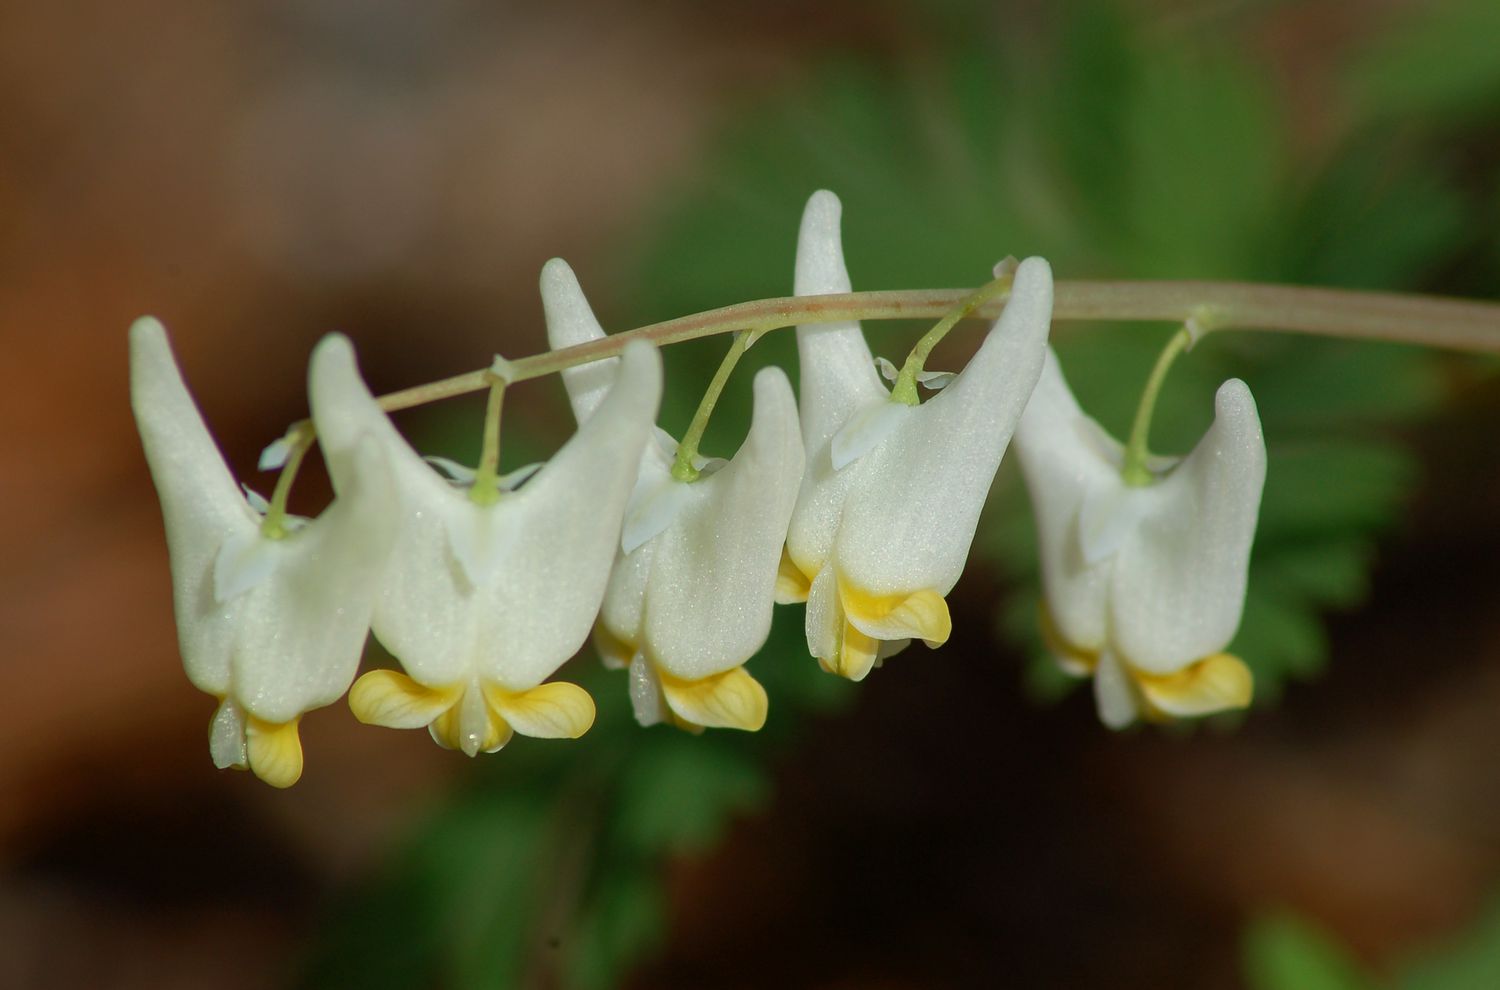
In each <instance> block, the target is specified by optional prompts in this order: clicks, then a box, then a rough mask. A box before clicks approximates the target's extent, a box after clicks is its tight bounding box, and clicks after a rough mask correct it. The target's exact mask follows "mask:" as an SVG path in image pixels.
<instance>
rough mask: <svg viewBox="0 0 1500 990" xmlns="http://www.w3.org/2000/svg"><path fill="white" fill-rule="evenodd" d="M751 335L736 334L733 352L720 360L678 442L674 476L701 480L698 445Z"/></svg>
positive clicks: (745, 332) (686, 479) (730, 351)
mask: <svg viewBox="0 0 1500 990" xmlns="http://www.w3.org/2000/svg"><path fill="white" fill-rule="evenodd" d="M750 339H751V337H750V333H749V331H746V330H741V331H740V332H739V333H737V334H735V335H734V340H733V342H731V343H730V345H729V353H727V354H725V355H724V360H723V361H721V362H720V363H719V370H718V371H716V372H714V377H713V379H712V380H710V381H709V383H708V388H707V389H706V390H705V391H704V393H703V398H702V400H701V401H700V402H699V403H698V410H697V412H695V413H693V421H692V422H691V423H689V424H688V428H687V432H686V433H684V434H683V435H682V442H681V443H679V444H678V445H677V458H676V460H675V461H673V463H672V477H674V478H676V479H677V480H678V481H687V482H692V481H697V480H698V474H699V471H698V469H697V467H695V466H694V465H693V460H694V459H695V458H697V456H698V445H699V444H700V443H702V442H703V431H704V430H706V429H708V421H709V418H710V417H712V416H713V413H714V406H716V405H718V404H719V396H720V395H722V394H724V386H725V385H726V384H728V383H729V375H730V373H731V372H733V371H734V366H735V365H737V364H739V363H740V358H742V357H744V355H745V350H746V349H747V348H748V347H749V346H750Z"/></svg>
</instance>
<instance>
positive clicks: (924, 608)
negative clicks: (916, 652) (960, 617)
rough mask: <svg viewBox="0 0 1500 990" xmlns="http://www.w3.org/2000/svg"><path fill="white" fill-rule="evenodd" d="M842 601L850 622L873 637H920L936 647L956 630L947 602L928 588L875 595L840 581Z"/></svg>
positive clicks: (894, 638) (879, 638)
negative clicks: (910, 591)
mask: <svg viewBox="0 0 1500 990" xmlns="http://www.w3.org/2000/svg"><path fill="white" fill-rule="evenodd" d="M839 601H840V604H842V605H843V607H844V615H845V616H846V617H847V618H848V620H849V622H850V623H851V624H852V625H854V626H857V627H858V628H859V631H860V632H862V633H864V634H865V635H866V636H868V637H871V638H873V639H878V640H896V639H920V640H922V641H923V642H925V643H926V644H927V645H928V646H930V647H933V648H934V649H935V648H937V647H939V646H942V645H943V644H944V643H946V642H947V641H948V637H949V636H950V635H952V633H953V617H952V616H951V615H949V614H948V603H947V602H946V601H944V600H943V596H942V595H940V594H938V593H937V592H936V591H932V590H929V589H924V590H921V591H914V592H912V593H911V594H909V595H872V594H869V593H867V592H864V591H861V590H860V589H858V588H854V587H851V586H849V585H847V584H845V583H843V582H842V581H841V582H839Z"/></svg>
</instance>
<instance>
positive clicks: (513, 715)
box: [313, 336, 661, 756]
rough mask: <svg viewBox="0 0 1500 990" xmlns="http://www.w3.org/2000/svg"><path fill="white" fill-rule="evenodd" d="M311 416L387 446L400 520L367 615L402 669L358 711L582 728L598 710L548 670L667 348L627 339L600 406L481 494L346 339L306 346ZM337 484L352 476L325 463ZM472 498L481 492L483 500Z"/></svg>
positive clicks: (597, 556)
mask: <svg viewBox="0 0 1500 990" xmlns="http://www.w3.org/2000/svg"><path fill="white" fill-rule="evenodd" d="M313 376H314V382H315V384H317V383H321V384H322V385H323V387H322V388H321V389H318V388H315V390H314V396H313V398H314V401H313V419H314V422H315V423H316V425H317V429H318V433H319V435H320V436H323V437H326V438H329V439H330V440H331V441H339V442H342V441H344V440H345V439H346V438H348V437H351V436H355V435H358V434H359V433H361V432H368V433H370V434H371V435H372V436H374V437H375V439H376V440H377V441H378V442H379V444H380V446H381V448H382V449H383V450H384V451H385V452H386V455H387V456H388V457H389V458H390V462H391V465H392V469H393V472H394V475H395V479H396V487H397V489H398V493H399V498H400V519H399V522H398V525H397V527H396V530H397V533H396V539H395V548H394V549H393V551H392V553H391V561H390V566H389V568H388V569H387V572H386V576H385V580H384V582H383V585H382V587H381V589H380V592H379V595H378V597H377V599H376V604H375V612H374V616H373V619H372V626H373V628H374V631H375V635H376V636H377V637H378V638H379V639H380V641H381V643H383V644H384V645H385V647H386V648H387V649H388V650H390V651H391V653H392V654H394V655H395V657H396V658H397V659H398V660H400V661H401V665H402V667H404V668H405V670H406V673H405V674H402V673H398V672H396V671H393V670H375V671H371V672H369V673H367V674H365V675H364V676H362V677H361V678H360V679H359V680H358V681H357V682H356V683H355V685H354V688H353V690H352V691H351V692H350V695H349V705H350V707H351V708H352V709H353V710H354V714H355V716H356V717H357V718H359V720H360V721H362V722H367V723H371V724H375V725H385V726H390V727H392V728H403V729H410V728H420V727H422V726H427V727H428V729H429V731H430V732H431V733H432V737H433V738H434V739H435V740H437V742H438V743H439V744H441V745H443V746H446V747H448V748H450V749H457V750H462V751H463V752H464V753H467V754H468V755H470V756H473V755H475V754H476V753H478V752H480V751H484V752H487V753H488V752H494V751H495V750H497V749H499V748H500V747H502V746H504V745H505V744H506V742H507V741H509V739H510V737H511V735H512V733H513V732H519V733H521V734H522V735H527V736H539V737H543V738H575V737H577V736H580V735H582V734H583V733H584V732H586V731H588V728H589V726H590V725H592V724H593V720H594V703H593V700H592V699H591V698H590V697H589V696H588V694H587V693H586V692H585V691H584V690H583V689H582V688H580V687H577V686H576V685H573V684H566V683H552V684H544V683H542V682H543V681H545V680H546V679H547V678H548V677H550V676H552V674H553V673H554V672H555V671H556V670H557V668H558V667H560V666H561V665H562V664H563V662H564V661H566V660H567V659H568V658H569V657H571V656H572V655H573V654H574V653H575V652H577V650H578V648H579V647H580V646H582V645H583V642H584V640H585V639H587V638H588V633H589V628H590V626H591V625H592V624H593V620H594V616H595V614H596V613H597V612H598V610H599V603H600V600H601V599H602V598H603V596H604V587H605V582H606V581H607V580H608V577H609V564H610V560H611V559H612V558H613V555H614V547H615V544H616V541H617V540H618V538H619V532H620V518H621V515H622V514H623V512H624V509H625V501H626V498H627V497H628V496H629V494H630V490H631V486H632V484H633V483H634V481H635V474H636V465H637V463H638V462H639V460H640V452H641V449H642V447H643V446H644V444H645V443H646V440H647V437H648V434H649V431H650V429H651V423H652V422H653V420H654V419H655V417H656V408H657V404H658V402H659V401H660V398H661V360H660V358H659V357H658V356H657V354H656V352H655V350H654V349H653V348H652V347H650V346H649V345H646V344H640V345H634V346H632V347H629V348H627V349H626V351H625V354H624V358H623V360H622V361H621V364H620V374H619V380H618V381H617V383H616V384H615V386H614V387H613V388H611V389H610V390H609V394H608V395H607V396H605V397H604V398H603V400H602V401H601V403H600V410H599V415H598V416H596V417H593V418H591V419H590V420H589V422H588V423H586V424H585V425H584V426H583V428H581V429H580V430H579V431H578V432H577V434H575V435H574V436H573V437H572V438H571V439H570V440H569V441H568V442H567V443H566V444H564V445H563V447H562V449H561V450H559V451H558V452H557V454H556V455H555V456H554V457H553V458H552V460H551V461H550V462H548V463H547V464H546V465H545V466H544V467H542V468H541V469H540V470H538V471H535V472H529V471H523V472H517V473H516V474H515V475H512V476H510V477H509V479H508V481H509V482H510V483H512V484H514V485H516V486H517V487H514V488H513V489H512V490H506V487H505V481H506V480H507V479H502V484H501V491H500V494H499V497H498V498H497V499H494V500H479V501H476V500H474V499H471V498H470V497H469V488H468V486H467V485H465V484H463V483H462V482H461V483H460V484H458V485H455V484H453V483H452V482H450V481H448V480H445V479H444V478H443V477H440V476H439V475H438V474H437V473H436V472H435V471H434V470H433V468H431V467H429V466H428V464H427V463H426V462H424V461H423V460H422V458H421V457H419V456H418V455H417V453H416V452H415V451H413V450H412V449H411V447H410V446H409V445H408V444H407V443H406V441H405V440H403V439H402V438H401V436H400V434H399V433H397V432H396V429H395V427H394V426H392V425H391V422H390V420H389V419H388V418H387V417H386V415H385V413H383V412H382V411H381V410H380V408H379V406H378V405H376V403H375V401H374V399H373V398H372V397H371V396H370V393H369V391H368V390H367V389H366V387H365V385H364V383H363V381H361V380H360V377H359V372H358V369H357V368H356V367H355V363H354V354H353V351H352V350H351V348H350V346H349V343H348V341H346V340H345V339H344V338H342V337H338V336H334V337H330V338H329V339H327V340H325V341H324V342H323V343H322V344H320V345H319V347H318V349H317V351H316V352H315V354H314V355H313ZM332 475H333V483H334V487H335V489H337V490H342V488H343V486H344V485H346V484H348V483H350V481H351V480H352V479H351V477H350V476H349V475H347V474H346V473H344V472H343V471H341V470H339V469H338V465H337V464H335V465H334V470H333V471H332ZM481 501H483V502H484V504H481Z"/></svg>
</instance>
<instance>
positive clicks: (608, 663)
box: [594, 622, 635, 670]
mask: <svg viewBox="0 0 1500 990" xmlns="http://www.w3.org/2000/svg"><path fill="white" fill-rule="evenodd" d="M594 649H595V650H598V651H599V660H600V661H601V662H602V663H603V664H604V666H605V669H607V670H624V669H625V668H626V667H629V666H630V661H631V658H633V657H634V656H635V647H634V646H632V645H631V644H629V643H627V642H626V641H625V640H624V639H622V638H620V637H619V636H616V635H615V634H614V633H612V632H610V631H609V630H608V629H607V628H605V626H604V623H603V622H596V623H594Z"/></svg>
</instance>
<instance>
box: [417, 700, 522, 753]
mask: <svg viewBox="0 0 1500 990" xmlns="http://www.w3.org/2000/svg"><path fill="white" fill-rule="evenodd" d="M427 731H428V733H429V734H430V735H431V736H432V739H433V741H434V742H436V743H437V744H438V745H439V746H441V747H443V748H444V749H453V750H457V751H458V752H460V753H463V754H464V755H466V756H469V757H475V756H478V755H479V754H480V753H493V752H495V751H496V750H497V749H502V748H504V746H505V744H506V743H508V742H510V738H511V736H512V735H514V733H513V732H512V731H511V727H510V726H509V725H507V724H506V723H505V720H504V719H501V718H498V717H497V716H496V715H495V712H494V710H493V709H492V708H491V707H490V706H489V705H488V704H487V703H486V702H485V700H484V698H483V697H482V696H479V695H475V694H473V693H471V692H469V691H465V692H464V695H463V698H462V699H460V700H459V702H458V703H457V704H454V705H449V706H448V708H447V710H445V711H444V712H442V713H441V714H440V715H438V717H437V718H435V719H433V720H432V724H431V725H429V726H428V727H427Z"/></svg>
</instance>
